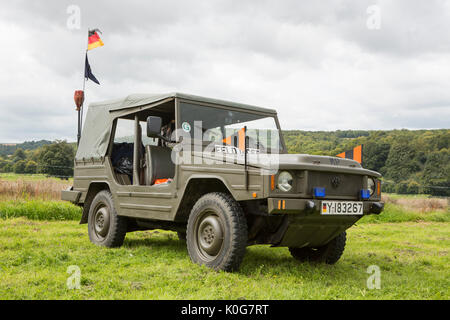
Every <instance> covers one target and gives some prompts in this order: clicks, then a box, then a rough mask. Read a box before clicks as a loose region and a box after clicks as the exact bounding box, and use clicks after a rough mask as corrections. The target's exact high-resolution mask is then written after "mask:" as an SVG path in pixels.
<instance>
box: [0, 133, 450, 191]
mask: <svg viewBox="0 0 450 320" xmlns="http://www.w3.org/2000/svg"><path fill="white" fill-rule="evenodd" d="M283 135H284V139H285V142H286V146H287V149H288V152H289V153H306V154H315V155H328V156H335V155H337V154H339V153H341V152H344V151H346V150H351V149H352V148H354V147H355V146H357V145H360V144H363V167H364V168H367V169H370V170H374V171H378V172H380V173H381V174H382V175H383V191H385V192H395V193H402V194H417V193H426V194H432V195H438V196H450V130H449V129H441V130H389V131H382V130H379V131H364V130H346V131H341V130H338V131H300V130H292V131H284V132H283ZM6 149H7V150H8V151H5V150H6ZM75 150H76V144H75V143H68V142H67V141H55V142H53V143H50V142H48V141H45V140H43V141H37V142H35V141H31V142H25V143H23V144H19V145H16V146H12V145H6V146H5V148H2V145H0V151H3V153H0V172H15V173H28V174H33V173H42V174H46V175H50V176H59V177H70V176H72V175H73V161H74V157H75Z"/></svg>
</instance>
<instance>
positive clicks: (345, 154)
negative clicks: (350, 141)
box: [336, 144, 363, 164]
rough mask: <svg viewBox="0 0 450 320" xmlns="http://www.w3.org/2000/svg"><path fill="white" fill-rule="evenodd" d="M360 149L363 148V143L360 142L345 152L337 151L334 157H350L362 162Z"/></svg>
mask: <svg viewBox="0 0 450 320" xmlns="http://www.w3.org/2000/svg"><path fill="white" fill-rule="evenodd" d="M362 150H363V145H362V144H361V145H359V146H357V147H354V148H353V149H352V150H347V151H345V152H342V153H339V154H338V155H336V157H339V158H347V159H352V160H355V161H358V162H359V163H361V164H362V160H363V152H362Z"/></svg>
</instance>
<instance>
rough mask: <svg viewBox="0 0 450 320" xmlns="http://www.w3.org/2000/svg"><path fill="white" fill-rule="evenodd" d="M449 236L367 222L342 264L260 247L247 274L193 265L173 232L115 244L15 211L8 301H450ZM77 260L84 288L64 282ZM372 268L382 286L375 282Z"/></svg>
mask: <svg viewBox="0 0 450 320" xmlns="http://www.w3.org/2000/svg"><path fill="white" fill-rule="evenodd" d="M449 235H450V224H448V223H424V222H422V223H384V224H363V225H359V226H355V227H353V228H351V229H350V230H349V232H348V245H347V248H346V250H345V252H344V255H343V257H342V258H341V260H340V261H339V262H338V263H337V264H336V265H334V266H329V265H323V264H310V263H298V262H296V261H295V260H293V259H292V258H291V257H290V255H289V253H288V250H287V249H286V248H270V247H267V246H255V247H249V248H248V249H247V255H246V257H245V259H244V262H243V264H242V267H241V270H240V271H239V272H237V273H224V272H215V271H212V270H209V269H207V268H205V267H200V266H197V265H194V264H192V263H191V262H190V260H189V257H188V255H187V251H186V248H185V244H184V243H183V242H181V241H179V240H178V239H177V236H176V234H175V233H172V232H161V231H146V232H135V233H130V234H128V235H127V238H126V240H125V244H124V246H123V247H121V248H119V249H107V248H100V247H97V246H94V245H92V244H91V243H90V242H89V240H88V237H87V232H86V226H83V225H78V224H77V223H76V222H75V221H65V222H47V221H31V220H28V219H24V218H15V219H8V220H3V221H1V222H0V272H1V280H0V299H125V298H128V299H244V298H245V299H378V298H382V299H448V298H450V296H449V285H450V283H449V279H450V271H449V268H448V266H449V262H450V261H449V252H448V250H449V247H450V236H449ZM71 265H76V266H78V267H79V268H80V270H81V288H80V289H68V288H67V286H66V281H67V278H68V277H69V276H70V275H69V274H68V273H67V268H68V267H69V266H71ZM370 265H377V266H379V268H380V270H381V289H373V290H369V289H368V288H367V285H366V281H367V278H368V277H369V276H370V275H369V274H368V273H367V272H366V271H367V268H368V267H369V266H370Z"/></svg>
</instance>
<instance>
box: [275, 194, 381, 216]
mask: <svg viewBox="0 0 450 320" xmlns="http://www.w3.org/2000/svg"><path fill="white" fill-rule="evenodd" d="M362 202H363V213H364V215H367V214H380V213H381V212H382V211H383V208H384V203H383V202H380V201H362ZM321 203H322V200H317V199H291V198H286V199H284V198H269V199H268V203H267V205H268V213H269V214H314V213H316V214H317V213H319V211H320V207H321Z"/></svg>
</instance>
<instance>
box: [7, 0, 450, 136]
mask: <svg viewBox="0 0 450 320" xmlns="http://www.w3.org/2000/svg"><path fill="white" fill-rule="evenodd" d="M71 5H75V7H73V6H71ZM74 8H75V9H74ZM78 9H79V12H80V15H79V18H80V19H79V20H78V19H77V17H78V16H77V11H78ZM78 22H79V28H78ZM94 27H95V28H99V29H100V30H101V31H102V32H103V34H102V35H101V38H102V39H103V42H104V43H105V45H104V46H103V47H100V48H97V49H94V50H92V51H90V52H89V60H90V64H91V67H92V71H93V73H94V75H95V76H96V77H97V78H98V79H99V81H100V82H101V85H100V86H98V85H96V84H94V83H93V82H90V81H89V82H88V83H87V86H86V102H87V103H90V102H93V101H99V100H108V99H112V98H119V97H122V96H126V95H128V94H130V93H166V92H173V91H179V92H183V93H189V94H196V95H202V96H207V97H212V98H218V99H225V100H231V101H237V102H242V103H247V104H253V105H257V106H261V107H269V108H276V109H277V110H278V116H279V118H280V122H281V126H282V127H283V128H285V129H301V130H336V129H341V130H346V129H365V130H366V129H367V130H373V129H394V128H408V129H422V128H450V1H443V0H435V1H429V0H428V1H411V0H405V1H392V0H390V1H377V0H369V1H361V0H358V1H356V0H355V1H338V0H336V1H300V0H288V1H286V0H277V1H265V0H258V1H237V0H226V1H214V0H205V1H199V0H191V1H168V0H164V1H156V0H152V1H134V0H127V1H106V0H105V1H76V0H71V1H61V0H59V1H33V2H31V1H4V2H2V6H1V9H0V43H1V46H0V48H1V50H0V112H1V116H0V142H20V141H24V140H39V139H50V140H53V139H68V140H69V141H75V140H76V112H75V107H74V102H73V91H74V90H76V89H81V87H82V83H83V72H84V50H85V49H86V41H87V29H88V28H94Z"/></svg>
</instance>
